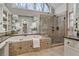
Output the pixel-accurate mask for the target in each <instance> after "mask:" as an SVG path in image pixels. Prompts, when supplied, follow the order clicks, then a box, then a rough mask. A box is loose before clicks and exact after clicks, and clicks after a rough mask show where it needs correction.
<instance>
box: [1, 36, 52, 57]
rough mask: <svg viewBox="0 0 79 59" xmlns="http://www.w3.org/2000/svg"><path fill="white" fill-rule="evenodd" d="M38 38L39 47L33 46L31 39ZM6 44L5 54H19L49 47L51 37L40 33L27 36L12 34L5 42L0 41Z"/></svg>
mask: <svg viewBox="0 0 79 59" xmlns="http://www.w3.org/2000/svg"><path fill="white" fill-rule="evenodd" d="M34 38H35V39H40V47H39V48H33V39H34ZM1 44H2V46H3V44H4V45H6V44H7V46H6V47H7V50H6V48H5V50H6V51H7V53H5V55H13V56H15V55H20V54H23V53H28V52H34V51H39V50H41V49H46V48H50V46H51V39H50V38H49V37H45V36H41V35H27V36H12V37H9V38H8V39H7V40H6V41H5V42H3V43H1Z"/></svg>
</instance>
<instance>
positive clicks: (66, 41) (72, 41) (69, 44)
mask: <svg viewBox="0 0 79 59" xmlns="http://www.w3.org/2000/svg"><path fill="white" fill-rule="evenodd" d="M64 41H65V42H64V44H65V46H71V47H74V46H75V42H74V40H71V39H66V38H65V40H64Z"/></svg>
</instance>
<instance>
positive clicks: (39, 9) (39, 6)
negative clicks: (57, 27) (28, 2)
mask: <svg viewBox="0 0 79 59" xmlns="http://www.w3.org/2000/svg"><path fill="white" fill-rule="evenodd" d="M41 6H42V4H41V3H37V4H36V10H37V11H42V8H41Z"/></svg>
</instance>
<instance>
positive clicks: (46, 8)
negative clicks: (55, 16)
mask: <svg viewBox="0 0 79 59" xmlns="http://www.w3.org/2000/svg"><path fill="white" fill-rule="evenodd" d="M44 12H49V7H48V5H47V4H44Z"/></svg>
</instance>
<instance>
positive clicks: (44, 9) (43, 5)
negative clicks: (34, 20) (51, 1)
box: [14, 3, 49, 12]
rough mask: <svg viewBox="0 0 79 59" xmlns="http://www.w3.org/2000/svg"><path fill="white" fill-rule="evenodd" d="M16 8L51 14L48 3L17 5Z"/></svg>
mask: <svg viewBox="0 0 79 59" xmlns="http://www.w3.org/2000/svg"><path fill="white" fill-rule="evenodd" d="M14 5H15V7H18V8H24V9H29V10H36V11H42V12H49V7H48V5H47V4H46V3H15V4H14Z"/></svg>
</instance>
